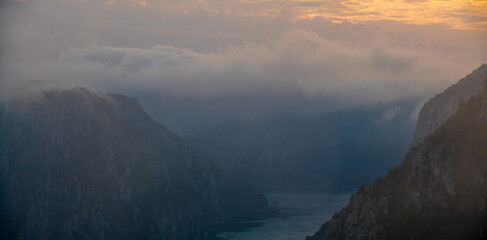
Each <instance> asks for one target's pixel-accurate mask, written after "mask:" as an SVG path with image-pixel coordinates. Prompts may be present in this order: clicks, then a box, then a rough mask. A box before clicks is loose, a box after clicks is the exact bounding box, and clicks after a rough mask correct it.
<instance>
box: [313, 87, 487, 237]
mask: <svg viewBox="0 0 487 240" xmlns="http://www.w3.org/2000/svg"><path fill="white" fill-rule="evenodd" d="M486 160H487V82H485V83H484V87H483V90H481V93H479V94H478V95H476V96H474V97H472V98H470V100H468V101H467V102H466V103H464V104H460V106H459V107H458V109H457V110H456V111H455V113H454V114H453V115H451V116H450V117H449V118H448V119H447V120H446V121H445V122H444V124H443V125H441V126H440V127H439V128H437V129H436V130H435V131H434V132H433V133H432V134H430V135H428V136H427V137H426V138H424V140H423V141H422V142H421V143H419V144H417V145H416V146H413V147H412V148H411V149H410V151H409V153H408V154H407V155H406V157H405V159H404V161H403V162H402V164H401V165H399V166H398V167H397V168H394V169H392V170H390V171H389V173H388V174H387V176H386V177H384V178H379V179H377V180H376V181H375V183H374V184H373V185H370V186H365V187H364V186H362V187H361V188H359V190H358V192H357V193H355V194H354V195H353V196H352V197H351V199H350V202H349V204H348V206H346V207H345V208H343V209H342V210H341V211H340V212H338V213H336V214H335V215H334V216H333V217H332V219H331V220H329V221H328V222H326V223H325V224H324V225H323V226H322V227H321V229H320V230H319V231H318V232H316V233H315V234H314V235H313V236H311V237H307V240H338V239H356V240H365V239H376V240H380V239H398V240H400V239H405V240H406V239H441V240H445V239H446V240H448V239H452V240H453V239H455V240H456V239H465V240H467V239H470V240H475V239H478V240H480V239H486V238H487V208H486V202H487V161H486Z"/></svg>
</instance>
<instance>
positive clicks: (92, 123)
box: [0, 88, 268, 240]
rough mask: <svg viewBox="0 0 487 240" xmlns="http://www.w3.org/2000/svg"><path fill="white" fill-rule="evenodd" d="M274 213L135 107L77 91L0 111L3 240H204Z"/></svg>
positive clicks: (244, 183) (240, 181) (118, 98)
mask: <svg viewBox="0 0 487 240" xmlns="http://www.w3.org/2000/svg"><path fill="white" fill-rule="evenodd" d="M267 209H268V208H267V200H266V199H265V198H264V196H263V195H262V194H261V192H260V191H259V190H258V189H257V188H256V187H255V186H254V185H252V184H251V183H250V182H249V181H248V180H247V179H246V178H245V177H243V175H242V174H239V173H236V172H230V171H227V170H222V169H220V168H218V167H216V166H214V165H213V164H212V163H210V162H209V161H208V160H206V159H205V158H204V157H202V156H201V154H200V153H199V152H198V151H195V150H193V149H192V148H191V147H190V145H189V144H188V142H187V141H186V140H184V139H182V138H181V137H179V136H177V135H176V134H174V133H172V132H171V131H170V130H169V129H167V128H166V127H165V126H163V125H161V124H159V123H158V122H156V121H154V120H153V119H152V118H151V117H150V116H149V115H147V114H146V113H145V112H144V110H143V109H142V108H141V107H140V106H139V104H138V102H137V100H135V99H132V98H128V97H125V96H122V95H102V94H95V93H91V92H89V91H86V90H84V89H80V88H75V89H72V90H63V91H60V90H59V91H58V90H55V91H54V90H53V91H47V92H43V93H39V94H35V95H31V96H28V97H27V96H26V97H20V98H17V99H14V100H10V101H9V102H7V103H4V104H3V105H2V106H1V108H0V236H2V239H178V240H184V239H191V240H195V239H207V238H210V237H212V236H213V235H214V233H215V232H216V231H217V230H219V229H221V228H222V227H224V226H225V225H226V224H228V223H230V222H232V221H240V220H248V219H253V218H256V217H262V216H264V215H265V214H266V213H267Z"/></svg>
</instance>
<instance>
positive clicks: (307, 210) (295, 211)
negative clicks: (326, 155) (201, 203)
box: [218, 193, 352, 240]
mask: <svg viewBox="0 0 487 240" xmlns="http://www.w3.org/2000/svg"><path fill="white" fill-rule="evenodd" d="M351 194H352V193H339V194H336V193H334V194H328V193H323V194H292V193H267V194H265V196H266V198H267V200H268V201H269V203H273V202H277V203H278V205H279V208H280V212H281V214H280V216H278V217H276V218H270V219H266V220H263V221H254V222H247V223H241V226H240V227H237V228H236V229H235V230H234V231H233V232H224V233H221V234H219V235H218V236H219V237H220V238H221V239H224V240H304V239H305V237H306V236H307V235H312V234H313V233H315V232H316V231H318V229H319V228H320V227H321V225H322V224H323V223H325V222H326V221H327V220H329V219H330V218H331V217H332V216H333V214H334V213H335V212H338V211H339V210H340V209H341V208H343V207H345V206H346V205H347V204H348V200H349V198H350V196H351Z"/></svg>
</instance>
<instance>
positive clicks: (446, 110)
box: [412, 64, 487, 146]
mask: <svg viewBox="0 0 487 240" xmlns="http://www.w3.org/2000/svg"><path fill="white" fill-rule="evenodd" d="M485 79H487V64H483V65H482V66H480V67H479V68H478V69H476V70H475V71H473V72H472V73H470V74H469V75H467V76H466V77H465V78H463V79H461V80H460V81H458V82H457V83H456V84H454V85H452V86H451V87H449V88H447V89H446V90H445V91H443V92H442V93H440V94H438V95H436V96H434V97H433V98H432V99H431V100H429V101H428V102H427V103H426V104H425V105H424V106H423V108H422V109H421V112H420V113H419V116H418V120H417V123H416V131H415V133H414V139H413V143H412V145H413V146H416V145H418V144H419V143H421V141H423V139H424V138H425V137H426V136H428V135H429V134H431V133H432V132H433V131H434V130H436V129H437V128H438V127H440V126H441V125H442V124H443V123H444V122H445V121H446V119H448V117H450V116H451V115H452V114H453V113H455V112H456V110H457V108H458V106H460V104H462V103H465V102H466V101H467V100H468V99H470V98H471V97H472V96H475V95H476V94H478V93H479V92H480V90H481V89H482V82H483V81H484V80H485Z"/></svg>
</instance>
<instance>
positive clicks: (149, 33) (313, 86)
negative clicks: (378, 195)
mask: <svg viewBox="0 0 487 240" xmlns="http://www.w3.org/2000/svg"><path fill="white" fill-rule="evenodd" d="M160 3H161V2H158V1H151V2H145V3H144V2H141V1H138V2H135V1H106V2H102V3H100V2H97V1H72V2H71V1H69V2H65V1H56V0H42V1H41V0H40V1H38V2H32V1H24V2H8V3H3V5H0V6H1V9H0V10H1V11H2V16H1V18H2V23H1V24H2V25H1V27H2V32H4V33H7V34H3V35H2V37H1V38H0V40H1V45H0V46H1V48H0V56H1V61H2V66H1V72H0V74H1V78H2V90H3V92H2V94H4V95H7V94H8V93H10V92H12V89H15V88H18V87H20V86H22V85H23V84H24V83H26V82H31V81H50V82H54V83H55V85H65V84H67V85H68V86H74V85H82V86H89V87H92V88H94V89H101V90H102V91H108V92H117V93H123V94H127V95H130V96H134V97H137V98H139V99H141V101H142V103H143V104H144V105H145V106H146V108H147V109H148V110H149V111H150V112H151V113H152V114H153V115H154V116H155V117H156V118H157V119H158V120H161V121H162V122H163V123H165V124H167V125H169V126H170V127H172V128H174V129H176V130H177V131H178V132H181V133H188V132H192V131H196V130H198V129H199V130H201V129H202V128H205V127H209V126H211V125H214V124H217V123H219V122H221V121H223V120H226V119H229V118H235V117H257V116H264V115H272V114H285V113H318V112H323V111H330V110H336V109H344V108H350V107H363V106H373V105H376V104H390V105H391V107H392V108H391V109H400V108H394V106H392V105H394V104H395V103H398V102H401V101H416V102H420V101H421V100H423V99H424V98H425V97H428V96H431V95H432V94H434V93H435V92H438V91H439V90H441V89H442V88H444V87H446V86H447V85H449V84H451V83H453V81H455V80H458V79H459V78H460V77H462V76H464V75H465V74H467V73H469V72H470V71H471V70H473V69H474V68H475V67H477V66H478V65H480V64H481V63H482V62H481V61H482V60H484V59H485V56H484V55H482V54H481V51H483V50H485V49H486V46H485V44H482V38H483V37H484V34H485V32H483V31H470V30H469V31H464V30H451V29H448V27H446V28H443V29H440V30H437V29H436V27H438V26H436V27H429V26H423V27H418V26H416V27H411V26H410V25H402V23H394V24H391V23H387V22H385V23H384V22H382V23H381V22H378V23H375V24H364V23H351V22H350V23H334V21H335V20H336V19H334V18H331V17H330V18H326V19H325V18H323V17H320V18H314V19H303V18H301V17H299V16H297V15H296V14H298V13H296V12H291V10H290V8H288V7H285V6H287V5H286V4H288V5H289V4H290V5H293V6H294V5H299V6H301V8H298V10H299V9H301V10H299V11H304V10H303V9H315V10H316V11H319V9H321V8H320V7H317V6H315V5H319V6H322V5H323V4H325V5H330V4H332V3H333V4H335V2H332V1H328V2H326V1H325V2H299V3H298V2H295V1H278V2H275V1H253V2H250V1H237V2H236V3H235V4H237V5H231V4H229V3H227V2H221V1H198V2H195V1H168V2H167V4H165V5H161V4H160ZM349 3H350V1H343V2H336V4H338V5H337V6H336V7H340V6H342V7H343V6H345V5H346V6H349V5H350V4H349ZM158 4H159V5H158ZM201 4H203V5H202V6H205V7H203V8H198V7H197V6H199V5H201ZM239 4H240V5H242V6H245V7H243V8H241V10H240V12H238V11H237V8H235V6H238V5H239ZM313 6H314V8H313ZM272 7H276V8H277V9H278V10H279V11H278V12H279V14H278V15H276V16H269V14H270V13H269V14H260V15H259V14H244V12H248V13H250V12H253V11H254V12H255V11H261V10H262V9H267V8H269V9H271V8H272ZM286 9H288V10H286ZM269 11H270V10H269ZM286 11H288V12H289V13H288V14H285V12H286ZM271 12H272V11H271ZM339 12H340V11H337V14H338V13H339ZM299 14H301V13H299ZM442 26H443V25H442ZM435 29H436V30H435ZM458 31H460V32H458ZM460 33H461V34H460ZM439 38H443V39H442V41H439ZM61 83H62V84H61ZM385 117H387V116H385ZM195 119H196V120H195Z"/></svg>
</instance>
